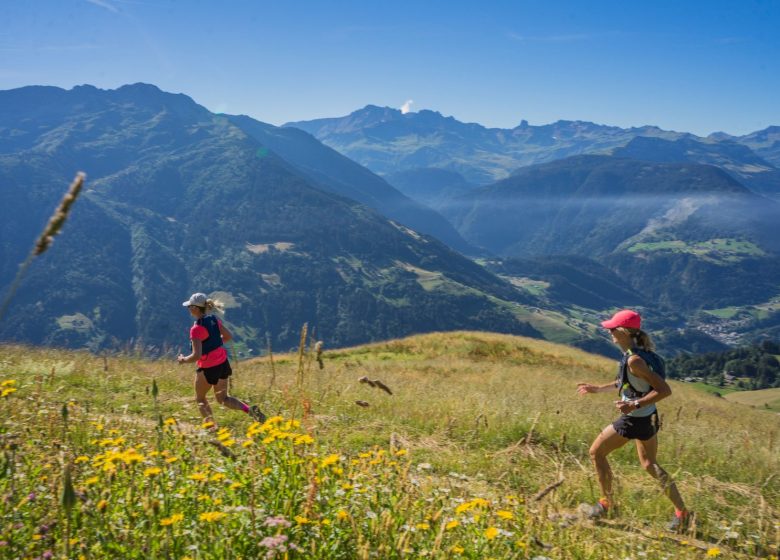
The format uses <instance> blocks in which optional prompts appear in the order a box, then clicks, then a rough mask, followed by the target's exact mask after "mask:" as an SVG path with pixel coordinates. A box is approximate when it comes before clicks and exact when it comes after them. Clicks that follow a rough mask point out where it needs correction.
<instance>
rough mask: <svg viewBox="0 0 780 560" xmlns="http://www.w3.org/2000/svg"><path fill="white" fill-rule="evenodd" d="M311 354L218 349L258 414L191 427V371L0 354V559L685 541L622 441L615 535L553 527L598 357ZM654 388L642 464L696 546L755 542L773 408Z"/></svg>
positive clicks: (505, 553)
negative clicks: (671, 486)
mask: <svg viewBox="0 0 780 560" xmlns="http://www.w3.org/2000/svg"><path fill="white" fill-rule="evenodd" d="M324 357H325V362H324V365H325V367H324V368H323V369H320V368H319V367H318V365H317V362H316V361H315V360H314V359H313V358H312V357H311V356H309V355H308V354H305V355H304V356H303V360H302V362H300V364H301V365H302V366H303V374H304V375H303V378H302V384H301V385H300V386H299V385H298V378H297V372H298V369H299V358H298V356H297V355H279V356H276V357H275V372H276V377H275V379H274V385H273V387H270V388H269V385H270V381H271V370H270V364H269V362H268V361H267V360H266V359H257V360H253V361H251V362H242V363H239V364H236V368H235V375H234V378H233V381H234V383H233V392H234V393H235V394H236V395H237V396H239V397H241V398H243V399H246V400H249V401H250V402H252V403H257V404H259V405H260V407H261V408H262V409H263V410H265V411H266V412H267V413H269V416H274V417H273V418H271V419H270V420H269V421H268V422H267V423H266V424H264V425H262V426H261V425H258V424H252V423H251V422H250V420H249V419H248V418H247V417H246V416H245V415H243V414H241V413H237V412H234V411H228V410H226V409H218V410H216V411H215V412H216V419H217V422H218V423H219V426H218V431H216V432H213V433H212V432H209V431H206V430H204V429H202V428H201V419H200V417H199V416H198V414H197V409H196V406H195V403H194V398H193V397H194V395H193V394H192V388H191V383H192V377H193V374H192V370H191V369H189V368H186V369H185V368H184V367H179V366H177V365H176V364H175V363H174V362H172V361H146V360H141V359H136V358H129V357H112V358H109V359H108V370H107V371H104V363H103V360H102V358H98V357H96V356H91V355H89V354H86V353H80V352H66V351H59V350H57V351H54V350H40V349H35V350H34V349H29V348H22V347H10V346H5V347H3V353H2V358H0V383H5V384H4V385H1V386H0V391H2V392H0V395H3V394H4V393H5V394H4V396H1V397H0V412H1V413H2V417H0V435H1V436H2V445H3V458H2V465H0V471H2V473H3V476H2V478H0V493H1V494H2V496H4V498H3V501H2V504H3V505H2V506H0V530H1V531H2V533H1V534H0V541H2V542H3V543H5V544H1V545H0V557H5V558H42V557H44V555H45V554H46V553H47V552H50V553H51V554H53V555H55V556H56V557H62V556H63V555H64V554H65V551H66V546H67V548H68V549H69V550H70V554H71V557H73V558H78V557H80V556H83V557H84V558H184V557H191V558H193V559H195V558H204V559H205V558H258V557H266V555H267V556H268V557H279V558H283V557H285V556H284V555H285V554H287V555H288V556H289V557H296V558H298V557H299V558H401V557H409V558H419V557H435V558H458V557H464V558H489V557H493V558H534V557H536V556H543V557H547V558H593V559H596V558H626V557H631V558H638V557H647V558H669V559H671V558H702V557H704V556H705V554H706V550H701V549H700V548H695V547H693V548H692V547H691V546H688V545H680V544H679V543H677V542H675V541H671V540H667V539H664V538H661V537H660V535H661V533H660V529H661V528H662V527H663V525H664V523H665V522H666V521H668V518H669V516H670V514H671V511H672V510H671V506H670V504H669V503H668V502H667V501H666V499H665V498H664V497H663V496H662V495H661V493H660V491H659V490H658V488H657V487H656V485H655V483H654V481H653V480H652V479H651V478H650V477H649V476H648V475H646V474H645V473H644V472H643V471H642V470H641V469H640V468H639V466H638V464H637V459H636V456H635V451H634V450H633V448H629V447H628V446H627V447H626V448H624V449H622V450H620V451H618V452H616V453H615V454H614V455H613V457H614V458H613V460H612V463H613V468H614V470H615V474H616V476H617V479H618V481H619V482H618V488H617V496H618V500H619V501H620V505H621V522H623V523H624V524H625V525H626V526H627V528H628V529H627V530H625V529H623V530H618V529H615V528H610V527H603V526H594V525H592V524H590V523H589V522H585V521H581V520H574V521H565V522H562V521H561V520H562V519H564V520H565V519H566V518H565V517H564V516H565V515H568V514H570V513H571V512H574V511H576V507H577V505H578V504H579V503H580V502H592V501H594V500H595V499H596V498H598V490H597V484H596V481H595V476H594V473H593V470H592V467H591V466H590V462H589V458H588V447H589V445H590V442H591V440H592V439H593V438H594V437H595V435H596V434H597V433H598V432H599V431H600V429H601V428H602V427H603V426H604V425H606V424H607V423H608V422H609V421H610V420H611V419H612V418H613V412H612V406H611V401H612V399H613V398H614V395H596V396H591V397H590V398H583V397H578V396H577V395H576V394H575V390H574V389H575V385H576V383H577V382H578V381H585V380H587V381H594V382H600V383H602V382H606V381H608V380H610V379H611V377H612V375H613V370H614V367H615V364H614V362H610V361H609V360H606V359H604V358H601V357H597V356H592V355H588V354H585V353H583V352H580V351H578V350H575V349H571V348H567V347H562V346H556V345H554V344H550V343H547V342H543V341H537V340H530V339H524V338H517V337H510V336H502V335H487V334H477V333H448V334H431V335H426V336H420V337H412V338H408V339H403V340H396V341H390V342H387V343H380V344H374V345H367V346H362V347H358V348H353V349H346V350H338V351H333V352H330V353H328V352H327V351H326V352H325V354H324ZM364 376H365V377H367V378H368V379H370V380H380V381H381V382H382V383H383V384H385V385H386V386H387V387H389V388H390V389H391V390H392V393H393V394H392V395H389V394H388V393H386V392H384V391H382V390H380V389H379V388H378V387H371V386H370V385H369V384H367V383H361V382H360V381H359V379H360V378H361V377H364ZM153 387H156V388H157V390H158V391H159V392H158V393H157V397H156V398H154V393H155V391H154V390H153ZM673 388H674V390H675V394H674V395H673V396H672V397H671V398H670V399H669V401H667V402H664V403H662V404H661V406H660V408H661V410H662V412H663V417H664V421H665V426H664V428H663V430H662V432H661V434H660V436H659V437H660V442H661V445H660V456H659V460H660V462H661V464H662V465H664V466H665V468H666V469H667V470H668V471H669V472H670V473H672V474H673V475H674V477H675V478H676V480H677V481H678V484H679V487H680V489H681V492H682V493H683V496H684V497H685V499H686V500H687V501H688V503H689V505H690V506H691V508H692V509H694V510H695V511H696V512H697V513H698V538H699V541H696V542H700V541H702V540H703V541H705V542H707V543H709V544H708V546H710V547H711V548H712V549H713V550H714V549H715V548H716V547H717V549H718V551H719V552H720V553H721V555H723V556H728V555H730V556H729V557H736V556H734V555H736V554H737V553H736V552H735V551H740V550H741V551H744V552H753V553H757V552H760V553H761V554H764V555H768V554H769V553H770V552H771V551H772V550H776V549H772V548H771V547H772V546H776V545H777V531H778V526H780V514H779V513H778V512H779V511H780V498H779V495H780V481H779V480H778V477H777V476H776V473H777V472H778V471H780V458H779V457H778V455H779V454H778V445H779V444H780V441H778V440H779V439H780V426H779V423H778V420H777V418H776V417H775V416H771V415H770V414H768V413H761V412H759V411H753V410H751V409H749V408H746V407H744V406H739V405H734V404H731V403H728V402H726V401H725V400H724V399H719V398H717V397H714V396H710V395H704V394H701V393H700V392H699V391H697V390H695V389H693V388H691V387H688V386H686V385H685V384H680V383H673ZM6 391H7V393H6ZM358 400H360V401H364V402H366V403H368V405H369V406H368V407H365V408H364V407H360V406H357V405H356V404H355V401H358ZM212 404H214V405H215V403H212ZM63 405H66V406H65V408H64V409H63ZM215 441H216V442H219V445H216V444H215V443H214V442H215ZM231 457H234V458H231ZM68 466H69V468H70V469H71V473H72V485H73V490H74V496H75V499H74V502H73V504H72V506H71V509H70V510H68V509H67V508H66V507H65V506H66V501H63V485H64V478H63V477H64V473H65V470H66V468H67V467H68ZM560 479H563V483H562V484H561V485H560V486H559V487H557V488H556V489H555V490H554V491H552V492H550V493H549V494H547V495H546V496H545V497H544V498H543V499H541V500H540V501H536V500H535V496H536V495H537V494H538V493H539V492H540V491H541V490H543V489H545V488H547V487H548V486H550V485H551V484H553V483H555V482H557V481H559V480H560ZM68 511H70V513H68ZM648 528H649V529H648ZM633 530H636V531H637V532H636V533H632V532H630V531H633ZM648 530H650V531H656V532H657V533H658V538H655V537H653V538H649V537H648V536H647V534H646V533H647V531H648ZM627 531H628V532H627ZM638 531H644V533H639V532H638ZM691 542H694V538H693V537H691Z"/></svg>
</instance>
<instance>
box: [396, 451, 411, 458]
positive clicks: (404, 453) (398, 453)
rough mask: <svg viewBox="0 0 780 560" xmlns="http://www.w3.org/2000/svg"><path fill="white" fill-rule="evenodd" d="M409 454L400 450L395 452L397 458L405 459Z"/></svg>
mask: <svg viewBox="0 0 780 560" xmlns="http://www.w3.org/2000/svg"><path fill="white" fill-rule="evenodd" d="M407 453H409V452H408V451H407V450H406V449H399V450H398V451H396V452H395V456H396V457H403V456H404V455H406V454H407Z"/></svg>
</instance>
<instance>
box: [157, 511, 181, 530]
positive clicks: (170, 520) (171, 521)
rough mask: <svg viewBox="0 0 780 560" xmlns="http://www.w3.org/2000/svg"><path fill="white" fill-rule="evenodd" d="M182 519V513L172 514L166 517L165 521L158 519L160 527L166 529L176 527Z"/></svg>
mask: <svg viewBox="0 0 780 560" xmlns="http://www.w3.org/2000/svg"><path fill="white" fill-rule="evenodd" d="M183 519H184V514H183V513H174V514H173V515H171V516H170V517H166V518H165V519H160V525H162V526H163V527H167V526H168V525H176V524H177V523H179V522H180V521H182V520H183Z"/></svg>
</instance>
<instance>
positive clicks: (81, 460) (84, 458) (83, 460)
mask: <svg viewBox="0 0 780 560" xmlns="http://www.w3.org/2000/svg"><path fill="white" fill-rule="evenodd" d="M87 461H89V457H87V456H86V455H79V456H78V457H76V460H75V461H73V462H74V463H76V464H77V465H78V464H79V463H86V462H87Z"/></svg>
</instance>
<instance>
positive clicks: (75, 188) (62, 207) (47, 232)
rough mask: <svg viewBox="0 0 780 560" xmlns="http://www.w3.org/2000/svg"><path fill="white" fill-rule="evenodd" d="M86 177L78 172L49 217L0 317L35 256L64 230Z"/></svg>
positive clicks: (0, 311)
mask: <svg viewBox="0 0 780 560" xmlns="http://www.w3.org/2000/svg"><path fill="white" fill-rule="evenodd" d="M86 177H87V176H86V174H84V173H83V172H81V171H79V172H78V173H76V177H75V178H74V179H73V182H72V183H71V184H70V187H68V192H66V193H65V196H63V197H62V200H61V201H60V204H59V206H57V209H56V210H55V211H54V213H53V214H52V215H51V217H50V218H49V222H48V223H47V224H46V227H45V228H43V231H42V232H41V234H40V236H38V239H37V240H36V241H35V246H34V247H33V249H32V251H31V252H30V254H29V256H28V257H27V259H26V260H25V261H24V262H23V263H22V264H21V265H20V266H19V271H18V272H17V273H16V277H15V278H14V280H13V282H11V287H10V288H8V293H7V294H6V295H5V298H4V299H3V303H2V304H1V305H0V319H2V318H3V315H5V312H6V311H7V309H8V306H9V305H10V304H11V300H12V299H13V297H14V295H15V294H16V290H17V289H18V288H19V284H20V283H21V282H22V278H24V275H25V273H26V272H27V269H28V268H29V267H30V265H31V264H32V262H33V260H34V259H35V257H38V256H40V255H42V254H43V253H45V252H46V251H47V250H48V249H49V247H51V244H52V243H53V242H54V236H55V235H57V234H58V233H59V232H60V231H61V230H62V226H63V225H64V224H65V220H67V218H68V215H69V214H70V211H71V207H72V206H73V203H74V202H76V199H77V198H78V196H79V194H80V193H81V187H82V186H84V179H86Z"/></svg>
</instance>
